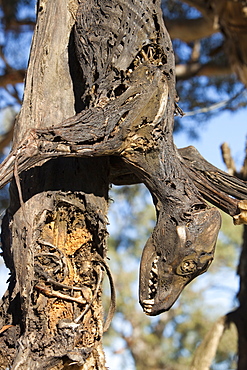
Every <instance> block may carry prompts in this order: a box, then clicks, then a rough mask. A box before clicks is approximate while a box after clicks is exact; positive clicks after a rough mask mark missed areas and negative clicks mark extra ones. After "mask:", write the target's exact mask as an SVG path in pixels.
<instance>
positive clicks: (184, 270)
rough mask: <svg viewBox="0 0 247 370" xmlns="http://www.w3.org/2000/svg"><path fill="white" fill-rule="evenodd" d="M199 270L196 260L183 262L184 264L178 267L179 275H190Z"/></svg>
mask: <svg viewBox="0 0 247 370" xmlns="http://www.w3.org/2000/svg"><path fill="white" fill-rule="evenodd" d="M196 269H197V264H196V262H195V261H194V260H183V262H182V263H181V264H180V265H179V266H178V267H177V271H176V272H177V274H178V275H189V274H191V273H192V272H195V271H196Z"/></svg>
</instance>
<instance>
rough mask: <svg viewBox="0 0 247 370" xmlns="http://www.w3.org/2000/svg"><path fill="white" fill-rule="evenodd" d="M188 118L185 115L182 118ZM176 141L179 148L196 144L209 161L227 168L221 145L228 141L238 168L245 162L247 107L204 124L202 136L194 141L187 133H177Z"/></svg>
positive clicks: (223, 114)
mask: <svg viewBox="0 0 247 370" xmlns="http://www.w3.org/2000/svg"><path fill="white" fill-rule="evenodd" d="M184 119H186V117H183V118H182V120H184ZM198 120H200V115H198ZM174 139H175V143H176V145H177V147H178V148H180V147H183V146H187V145H194V146H195V147H196V148H197V149H198V150H199V152H200V153H201V155H202V156H203V157H204V158H205V159H207V160H208V161H209V162H211V163H212V164H214V165H215V166H216V167H219V168H220V169H222V170H224V171H225V170H226V167H225V165H224V163H223V161H222V158H221V152H220V145H221V144H222V143H223V142H227V143H228V144H229V146H230V148H231V151H232V155H233V158H234V160H235V163H236V166H237V169H239V168H240V167H241V166H242V164H243V159H244V154H245V144H246V140H247V109H242V110H240V111H239V112H235V113H229V112H224V113H222V114H221V115H219V116H217V117H216V118H214V119H212V120H210V122H209V123H208V124H207V125H205V126H203V127H202V129H201V130H200V138H199V139H198V140H196V141H193V140H191V139H189V138H188V136H187V135H186V134H183V133H181V134H177V135H175V138H174Z"/></svg>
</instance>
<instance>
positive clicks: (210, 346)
mask: <svg viewBox="0 0 247 370" xmlns="http://www.w3.org/2000/svg"><path fill="white" fill-rule="evenodd" d="M226 326H227V316H222V317H220V318H219V319H218V320H217V321H216V322H215V323H214V325H213V327H212V328H211V329H210V331H209V332H208V333H207V334H206V336H205V338H204V339H203V341H202V342H201V344H200V345H199V347H198V348H197V350H196V352H195V355H194V358H193V360H192V364H191V370H209V368H210V366H211V364H212V361H213V359H214V357H215V354H216V351H217V348H218V345H219V342H220V339H221V337H222V335H223V333H224V331H225V329H226Z"/></svg>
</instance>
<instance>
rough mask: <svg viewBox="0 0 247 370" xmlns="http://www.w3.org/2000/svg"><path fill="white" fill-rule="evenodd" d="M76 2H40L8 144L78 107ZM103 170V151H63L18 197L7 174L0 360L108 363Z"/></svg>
mask: <svg viewBox="0 0 247 370" xmlns="http://www.w3.org/2000/svg"><path fill="white" fill-rule="evenodd" d="M77 6H78V3H77V1H76V0H74V1H64V0H56V1H40V2H39V8H38V20H37V26H36V29H35V33H34V38H33V44H32V51H31V56H30V62H29V67H28V73H27V78H26V87H25V97H24V102H23V106H22V109H21V113H20V115H19V117H18V120H17V122H16V127H15V135H14V148H16V147H17V146H18V143H19V142H20V141H21V140H22V139H23V138H24V137H25V135H26V133H27V132H28V131H29V130H30V129H33V128H43V129H44V128H46V127H47V126H50V125H51V124H54V123H57V122H60V121H61V120H64V119H65V118H67V117H69V116H73V115H74V114H75V113H76V112H77V111H78V110H80V109H81V106H80V100H79V96H80V95H81V94H82V91H83V84H82V77H81V74H80V68H79V67H78V64H77V61H76V58H75V55H74V54H75V53H74V46H73V33H72V27H73V23H74V19H75V13H76V10H77ZM108 173H109V164H108V158H107V157H104V158H92V159H81V158H59V159H54V160H52V161H49V162H47V163H45V164H44V165H43V166H39V167H35V168H33V169H31V170H30V171H27V172H25V173H23V174H22V175H21V194H22V196H21V197H19V195H20V191H19V192H18V186H16V183H15V182H12V184H11V189H10V192H11V201H10V206H9V209H8V210H7V213H6V215H5V217H4V222H3V231H2V236H3V250H4V258H5V261H6V264H7V266H8V267H9V268H10V270H11V277H10V284H9V289H8V290H7V292H6V293H5V295H4V297H3V300H2V304H1V319H0V320H1V325H0V327H2V328H3V329H2V335H1V337H0V364H1V368H6V367H10V366H12V369H25V370H26V369H44V368H45V369H65V368H66V367H67V366H68V365H72V364H74V365H73V366H69V369H82V368H83V369H104V368H105V365H104V363H105V360H104V354H103V351H102V345H101V338H102V334H103V324H102V322H103V308H102V302H101V283H102V270H104V262H103V259H102V257H104V256H105V238H106V235H107V231H106V222H107V218H106V212H107V197H108V195H107V194H108V187H109V180H108ZM18 184H19V181H18V180H17V185H18ZM20 198H23V200H22V199H20Z"/></svg>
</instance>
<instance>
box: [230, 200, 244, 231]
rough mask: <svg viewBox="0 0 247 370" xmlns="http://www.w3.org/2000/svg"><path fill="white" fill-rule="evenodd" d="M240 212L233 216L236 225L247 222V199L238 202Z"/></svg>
mask: <svg viewBox="0 0 247 370" xmlns="http://www.w3.org/2000/svg"><path fill="white" fill-rule="evenodd" d="M238 208H239V210H240V213H239V214H237V215H235V216H233V222H234V225H242V224H247V199H245V200H240V201H239V202H238Z"/></svg>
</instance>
